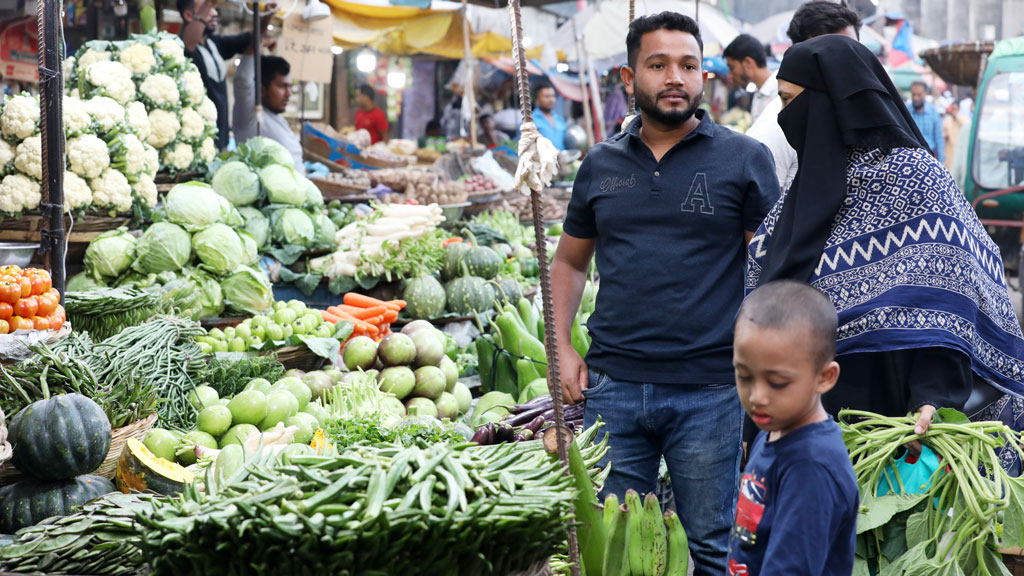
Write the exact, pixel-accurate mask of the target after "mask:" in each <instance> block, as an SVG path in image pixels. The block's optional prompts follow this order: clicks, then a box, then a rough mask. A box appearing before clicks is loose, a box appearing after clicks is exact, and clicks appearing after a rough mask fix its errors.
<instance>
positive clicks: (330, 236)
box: [313, 212, 338, 249]
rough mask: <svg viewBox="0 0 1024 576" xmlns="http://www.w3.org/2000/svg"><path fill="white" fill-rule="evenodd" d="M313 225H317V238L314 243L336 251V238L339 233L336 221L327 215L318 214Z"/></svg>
mask: <svg viewBox="0 0 1024 576" xmlns="http://www.w3.org/2000/svg"><path fill="white" fill-rule="evenodd" d="M313 224H315V225H316V238H315V240H314V242H313V243H314V244H315V245H316V246H319V247H322V248H330V249H334V248H335V247H336V244H335V241H334V236H335V234H336V233H337V232H338V227H337V226H335V225H334V221H332V220H331V219H330V218H328V217H327V215H326V214H324V213H322V212H317V213H315V214H313Z"/></svg>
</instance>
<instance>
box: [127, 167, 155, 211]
mask: <svg viewBox="0 0 1024 576" xmlns="http://www.w3.org/2000/svg"><path fill="white" fill-rule="evenodd" d="M132 191H133V192H135V197H136V198H138V199H139V200H141V201H142V203H143V204H144V205H146V206H148V207H149V208H153V207H155V206H156V200H157V195H156V193H157V190H156V184H154V183H153V179H152V178H150V177H149V175H148V174H143V175H141V176H139V180H138V181H137V182H135V184H133V185H132Z"/></svg>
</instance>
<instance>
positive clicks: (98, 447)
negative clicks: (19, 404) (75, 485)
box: [8, 394, 110, 480]
mask: <svg viewBox="0 0 1024 576" xmlns="http://www.w3.org/2000/svg"><path fill="white" fill-rule="evenodd" d="M8 432H9V436H10V439H11V445H12V447H13V448H14V456H13V457H12V458H11V462H12V463H13V464H14V466H15V467H16V468H17V469H18V470H20V471H22V472H24V473H25V474H28V475H30V476H32V477H34V478H37V479H39V480H64V479H67V478H74V477H76V476H80V475H82V474H88V473H89V472H92V471H93V470H95V469H96V468H99V466H100V464H102V463H103V460H104V459H105V458H106V457H107V452H108V451H109V450H110V420H108V419H107V416H106V414H104V413H103V409H102V408H100V407H99V406H98V405H97V404H96V403H95V402H93V401H92V400H90V399H89V398H86V397H85V396H83V395H81V394H66V395H64V394H62V395H59V396H54V397H52V398H46V399H44V400H38V401H36V402H33V403H32V404H29V405H28V406H26V407H25V408H22V409H21V411H20V412H18V413H17V414H16V415H15V416H14V418H13V419H12V420H11V426H10V428H9V429H8Z"/></svg>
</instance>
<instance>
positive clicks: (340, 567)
mask: <svg viewBox="0 0 1024 576" xmlns="http://www.w3.org/2000/svg"><path fill="white" fill-rule="evenodd" d="M594 448H596V447H591V450H589V452H591V454H590V455H591V456H593V453H592V452H593V449H594ZM246 476H247V477H246ZM574 496H575V489H574V488H573V484H572V478H571V477H570V476H569V475H567V474H566V473H565V470H564V468H563V466H562V465H561V463H560V462H558V460H557V459H556V458H555V457H554V456H551V455H549V454H547V453H546V452H545V451H544V450H543V449H542V448H541V446H540V442H522V443H510V444H503V445H499V446H486V447H477V446H473V445H468V444H463V445H457V446H448V445H443V444H438V445H435V446H433V447H431V448H429V449H421V448H418V447H408V448H402V447H397V446H396V447H372V448H371V447H364V448H359V449H355V450H350V451H347V452H344V453H342V454H340V455H333V456H330V455H325V456H317V455H308V456H296V457H292V458H290V459H288V460H287V463H285V464H278V465H270V466H262V465H258V464H257V465H254V464H252V463H247V464H246V465H245V467H244V469H243V471H242V474H241V476H239V475H236V476H234V477H232V481H231V482H227V483H225V485H222V486H220V487H219V488H218V487H217V485H216V483H214V482H211V481H208V482H207V492H206V493H201V492H199V491H198V490H196V489H195V488H194V487H192V486H190V487H187V488H186V490H185V491H184V492H183V493H182V495H181V497H180V498H177V499H173V500H161V501H159V502H156V503H154V507H153V509H152V510H151V511H143V512H142V513H141V514H140V516H139V519H138V521H139V523H140V524H141V525H142V526H144V531H143V535H142V540H141V546H142V549H143V552H144V555H145V558H146V560H147V562H148V563H149V565H150V566H151V567H152V568H153V570H154V574H157V575H159V574H180V573H194V574H218V575H221V576H234V575H242V574H278V575H290V574H317V573H322V574H336V575H346V574H347V575H355V574H361V575H366V574H379V575H385V574H421V575H434V574H436V575H445V576H448V575H452V574H456V575H457V574H466V575H489V574H500V575H505V574H508V573H510V572H513V571H515V570H522V569H525V568H527V567H529V566H530V565H531V564H533V563H534V562H536V561H538V560H541V559H544V558H547V557H549V556H550V555H551V554H552V553H553V552H555V551H556V550H558V549H559V547H560V546H561V545H562V544H563V543H564V542H565V538H566V530H565V526H566V525H565V522H566V521H567V520H570V519H571V518H572V515H571V512H570V507H571V503H572V500H573V498H574Z"/></svg>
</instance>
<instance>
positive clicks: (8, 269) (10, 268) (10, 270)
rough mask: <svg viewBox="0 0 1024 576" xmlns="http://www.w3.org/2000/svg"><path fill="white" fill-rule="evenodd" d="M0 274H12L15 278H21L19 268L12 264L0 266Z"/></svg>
mask: <svg viewBox="0 0 1024 576" xmlns="http://www.w3.org/2000/svg"><path fill="white" fill-rule="evenodd" d="M0 276H13V277H15V278H21V268H20V267H18V266H15V265H14V264H7V265H5V266H0Z"/></svg>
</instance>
